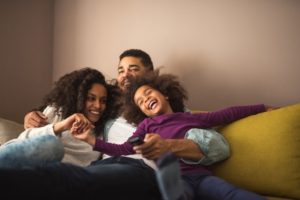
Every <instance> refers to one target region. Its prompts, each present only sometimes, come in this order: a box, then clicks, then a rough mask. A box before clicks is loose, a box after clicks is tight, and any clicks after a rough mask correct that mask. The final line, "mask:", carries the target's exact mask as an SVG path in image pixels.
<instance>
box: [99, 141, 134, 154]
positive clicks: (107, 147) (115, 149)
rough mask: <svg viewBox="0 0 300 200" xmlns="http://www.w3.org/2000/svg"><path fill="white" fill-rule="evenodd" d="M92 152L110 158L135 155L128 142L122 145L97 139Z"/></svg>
mask: <svg viewBox="0 0 300 200" xmlns="http://www.w3.org/2000/svg"><path fill="white" fill-rule="evenodd" d="M94 150H96V151H100V152H103V153H105V154H108V155H111V156H120V155H129V154H134V153H135V152H134V151H133V146H132V145H131V144H129V143H128V142H124V143H123V144H113V143H109V142H105V141H104V140H101V139H99V138H97V139H96V143H95V146H94Z"/></svg>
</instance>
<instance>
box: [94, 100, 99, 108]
mask: <svg viewBox="0 0 300 200" xmlns="http://www.w3.org/2000/svg"><path fill="white" fill-rule="evenodd" d="M94 107H95V108H97V109H100V108H101V102H100V100H98V101H94Z"/></svg>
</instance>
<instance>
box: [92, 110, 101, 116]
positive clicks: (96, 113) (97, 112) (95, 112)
mask: <svg viewBox="0 0 300 200" xmlns="http://www.w3.org/2000/svg"><path fill="white" fill-rule="evenodd" d="M91 113H92V114H94V115H99V114H100V112H99V111H92V110H91Z"/></svg>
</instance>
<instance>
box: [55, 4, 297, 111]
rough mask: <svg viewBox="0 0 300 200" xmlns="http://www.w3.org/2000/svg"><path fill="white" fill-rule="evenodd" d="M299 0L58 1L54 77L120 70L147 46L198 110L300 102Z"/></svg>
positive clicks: (159, 64) (147, 49)
mask: <svg viewBox="0 0 300 200" xmlns="http://www.w3.org/2000/svg"><path fill="white" fill-rule="evenodd" d="M299 10H300V1H293V0H263V1H262V0H252V1H240V0H228V1H222V0H219V1H216V0H184V1H183V0H164V1H161V0H152V1H147V0H144V1H143V0H126V1H123V0H57V1H56V4H55V37H54V38H55V42H54V69H53V70H54V80H55V79H57V78H58V77H59V76H61V75H62V74H63V73H66V72H67V71H70V70H72V69H75V68H80V67H83V66H91V67H97V68H98V69H100V70H101V71H102V72H104V73H105V74H106V75H107V77H108V78H113V77H115V76H116V66H117V64H118V56H119V54H120V53H121V52H122V51H124V50H126V49H128V48H140V49H143V50H145V51H147V52H148V53H149V54H150V55H151V56H152V59H153V61H154V64H155V65H156V66H165V70H164V71H165V72H172V73H175V74H177V75H179V76H180V78H181V80H182V82H183V84H184V86H185V87H186V88H187V90H188V92H189V96H190V100H189V103H188V105H189V107H191V108H193V109H200V108H201V109H202V108H204V109H217V108H220V107H223V106H229V105H233V104H251V103H266V104H269V105H274V106H283V105H287V104H291V103H295V102H299V100H300V92H299V85H300V79H299V74H300V59H299V52H300V40H299V35H300V24H299V19H300V12H299Z"/></svg>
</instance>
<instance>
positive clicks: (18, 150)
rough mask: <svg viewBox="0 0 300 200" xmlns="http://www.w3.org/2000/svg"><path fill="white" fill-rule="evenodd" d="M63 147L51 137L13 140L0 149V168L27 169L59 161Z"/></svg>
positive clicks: (43, 136) (57, 140) (62, 153)
mask: <svg viewBox="0 0 300 200" xmlns="http://www.w3.org/2000/svg"><path fill="white" fill-rule="evenodd" d="M63 155H64V147H63V144H62V143H61V141H60V140H59V139H57V138H56V137H55V136H53V135H42V136H36V137H32V138H28V139H23V140H14V141H10V142H7V143H5V144H4V145H1V147H0V168H27V167H35V166H40V165H43V164H44V163H47V162H54V161H61V160H62V158H63Z"/></svg>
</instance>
